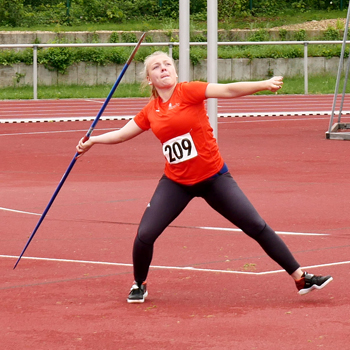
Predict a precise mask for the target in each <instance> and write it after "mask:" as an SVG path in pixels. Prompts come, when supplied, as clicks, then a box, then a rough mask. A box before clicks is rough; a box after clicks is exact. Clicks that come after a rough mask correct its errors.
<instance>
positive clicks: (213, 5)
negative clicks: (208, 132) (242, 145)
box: [207, 0, 218, 139]
mask: <svg viewBox="0 0 350 350" xmlns="http://www.w3.org/2000/svg"><path fill="white" fill-rule="evenodd" d="M207 42H208V46H207V80H208V82H209V83H217V82H218V1H217V0H207ZM207 111H208V116H209V121H210V124H211V127H212V128H213V133H214V137H215V138H216V139H217V138H218V119H217V118H218V117H217V116H218V102H217V99H216V98H209V99H208V101H207Z"/></svg>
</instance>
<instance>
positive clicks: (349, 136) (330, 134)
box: [326, 1, 350, 140]
mask: <svg viewBox="0 0 350 350" xmlns="http://www.w3.org/2000/svg"><path fill="white" fill-rule="evenodd" d="M349 17H350V1H349V6H348V14H347V17H346V25H345V29H344V37H343V44H342V50H341V55H340V60H339V67H338V75H337V82H336V87H335V92H334V99H333V107H332V114H331V119H330V122H329V129H328V131H327V132H326V138H327V139H330V140H350V123H342V122H341V115H342V111H343V105H344V99H345V91H346V84H347V81H348V75H349V68H350V58H348V62H347V67H346V72H345V79H344V86H343V92H342V99H341V103H340V108H339V115H338V120H337V122H336V123H334V113H335V106H336V102H337V96H338V91H339V83H340V78H341V74H342V70H343V62H344V52H345V47H346V40H347V37H348V29H349ZM343 130H349V131H347V132H346V131H343Z"/></svg>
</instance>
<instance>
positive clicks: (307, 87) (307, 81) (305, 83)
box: [304, 43, 309, 95]
mask: <svg viewBox="0 0 350 350" xmlns="http://www.w3.org/2000/svg"><path fill="white" fill-rule="evenodd" d="M307 48H308V47H307V43H304V94H305V95H307V94H308V93H309V79H308V53H307Z"/></svg>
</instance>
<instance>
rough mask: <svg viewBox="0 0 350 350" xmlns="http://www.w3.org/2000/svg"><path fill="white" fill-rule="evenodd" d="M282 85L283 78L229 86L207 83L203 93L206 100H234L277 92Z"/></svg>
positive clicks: (230, 84)
mask: <svg viewBox="0 0 350 350" xmlns="http://www.w3.org/2000/svg"><path fill="white" fill-rule="evenodd" d="M282 85H283V77H273V78H271V79H268V80H261V81H248V82H238V83H229V84H214V83H209V84H208V86H207V89H206V91H205V96H206V98H234V97H241V96H245V95H252V94H254V93H256V92H259V91H264V90H269V91H272V92H276V91H278V90H279V89H280V88H281V87H282Z"/></svg>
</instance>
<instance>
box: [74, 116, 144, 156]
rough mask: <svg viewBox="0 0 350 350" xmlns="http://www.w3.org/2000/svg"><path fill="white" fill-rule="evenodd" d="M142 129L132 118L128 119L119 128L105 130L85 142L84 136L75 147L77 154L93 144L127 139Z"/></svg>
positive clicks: (113, 142) (139, 132)
mask: <svg viewBox="0 0 350 350" xmlns="http://www.w3.org/2000/svg"><path fill="white" fill-rule="evenodd" d="M143 131H144V130H142V129H141V128H140V127H139V126H138V125H137V124H136V123H135V121H134V120H130V121H129V122H128V123H127V124H126V125H124V126H123V127H122V128H121V129H119V130H114V131H111V132H107V133H105V134H102V135H98V136H91V137H90V138H89V139H88V140H87V141H86V142H83V140H84V137H83V138H82V139H81V140H80V141H79V143H78V145H77V147H76V149H77V152H78V153H79V155H82V154H84V153H85V152H87V151H88V150H89V149H90V148H91V147H92V146H93V145H95V144H117V143H121V142H125V141H128V140H130V139H132V138H133V137H135V136H137V135H140V134H141V133H142V132H143Z"/></svg>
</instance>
